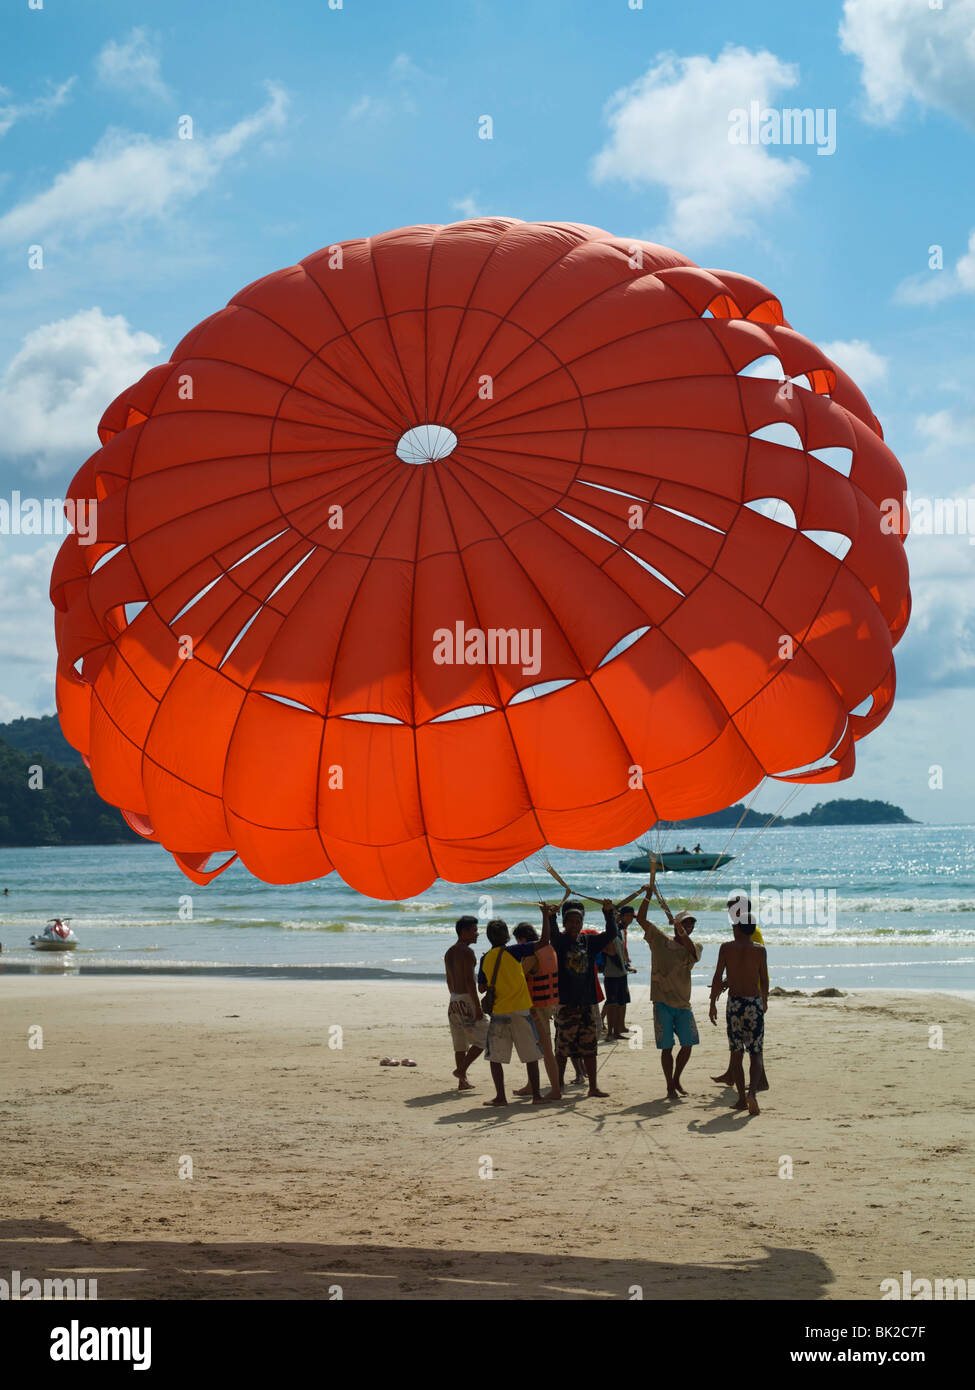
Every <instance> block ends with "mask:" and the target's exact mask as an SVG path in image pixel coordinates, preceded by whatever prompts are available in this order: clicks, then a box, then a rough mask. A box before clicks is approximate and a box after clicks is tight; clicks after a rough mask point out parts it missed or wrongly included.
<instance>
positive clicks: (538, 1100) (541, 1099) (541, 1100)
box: [532, 1096, 552, 1105]
mask: <svg viewBox="0 0 975 1390" xmlns="http://www.w3.org/2000/svg"><path fill="white" fill-rule="evenodd" d="M551 1099H552V1097H551V1096H532V1105H545V1104H546V1103H547V1102H548V1101H550V1100H551Z"/></svg>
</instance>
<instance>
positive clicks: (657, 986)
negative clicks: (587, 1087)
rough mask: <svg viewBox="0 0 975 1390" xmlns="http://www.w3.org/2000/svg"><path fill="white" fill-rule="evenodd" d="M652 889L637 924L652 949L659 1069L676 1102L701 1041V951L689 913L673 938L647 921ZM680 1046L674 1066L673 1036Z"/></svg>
mask: <svg viewBox="0 0 975 1390" xmlns="http://www.w3.org/2000/svg"><path fill="white" fill-rule="evenodd" d="M650 892H651V890H650V888H649V887H648V888H647V889H646V894H645V896H644V899H643V902H642V903H641V904H640V910H639V912H638V913H637V915H636V920H637V921H638V922H639V923H640V926H641V927H642V928H643V935H644V939H645V941H646V943H647V945H648V946H649V947H650V956H651V961H652V964H651V969H650V998H651V1000H652V1002H653V1036H654V1040H655V1041H656V1044H657V1047H658V1048H659V1049H660V1065H661V1066H662V1067H663V1073H664V1078H665V1080H666V1082H667V1098H668V1100H677V1099H678V1098H679V1097H680V1096H686V1095H687V1092H686V1091H685V1090H684V1088H683V1086H682V1085H681V1084H680V1078H681V1073H682V1072H683V1070H684V1068H685V1067H686V1066H687V1063H688V1061H689V1059H690V1055H691V1048H692V1047H694V1046H695V1044H697V1043H699V1042H700V1041H701V1039H700V1037H699V1036H698V1031H697V1024H696V1023H695V1022H694V1015H693V1013H692V1012H691V969H692V968H693V966H695V965H696V964H697V962H698V961H699V960H700V959H701V948H700V946H698V945H697V944H696V943H695V942H693V941H692V940H691V932H692V931H693V930H694V926H695V920H696V919H695V918H694V917H693V916H692V915H691V913H689V912H678V914H677V916H676V917H675V918H674V935H673V936H667V935H666V933H665V932H662V931H661V930H660V928H659V927H656V926H654V924H653V923H652V922H648V921H647V903H648V902H649V900H650ZM675 1034H676V1035H677V1040H678V1041H679V1043H680V1051H679V1052H678V1054H677V1062H676V1065H675V1063H674V1035H675Z"/></svg>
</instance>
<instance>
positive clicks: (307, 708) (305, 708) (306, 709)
mask: <svg viewBox="0 0 975 1390" xmlns="http://www.w3.org/2000/svg"><path fill="white" fill-rule="evenodd" d="M254 694H255V695H260V696H262V697H263V698H264V699H265V700H274V701H275V703H276V704H279V705H288V706H289V707H290V708H291V709H300V710H301V711H302V712H303V713H305V714H318V715H319V716H320V714H321V711H320V710H317V709H312V707H311V705H303V704H302V703H301V701H300V700H292V699H290V698H289V697H288V696H287V695H272V694H271V692H270V690H255V691H254Z"/></svg>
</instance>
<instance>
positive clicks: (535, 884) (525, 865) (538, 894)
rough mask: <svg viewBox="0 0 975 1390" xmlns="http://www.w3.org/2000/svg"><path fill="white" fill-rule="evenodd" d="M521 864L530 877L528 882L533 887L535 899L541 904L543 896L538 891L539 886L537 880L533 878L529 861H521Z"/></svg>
mask: <svg viewBox="0 0 975 1390" xmlns="http://www.w3.org/2000/svg"><path fill="white" fill-rule="evenodd" d="M521 863H522V867H523V868H524V870H525V873H526V874H527V875H528V882H529V883H530V884H531V886H532V891H533V892H534V894H535V897H536V898H537V899H538V901H539V902H541V898H542V895H541V894H540V893H539V891H538V884H537V883H536V882H535V880H534V879H533V878H532V871H531V869H530V868H529V867H528V860H527V859H523V860H522V861H521Z"/></svg>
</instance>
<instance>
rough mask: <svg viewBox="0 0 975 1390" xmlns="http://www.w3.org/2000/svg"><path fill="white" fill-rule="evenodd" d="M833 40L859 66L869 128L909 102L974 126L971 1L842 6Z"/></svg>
mask: <svg viewBox="0 0 975 1390" xmlns="http://www.w3.org/2000/svg"><path fill="white" fill-rule="evenodd" d="M840 39H841V42H842V47H843V51H844V53H852V54H853V55H854V57H856V58H858V59H859V60H860V64H861V80H862V82H863V87H864V91H865V92H866V96H867V102H868V108H867V115H868V116H869V118H870V119H871V120H874V121H876V122H878V123H886V122H889V121H893V120H896V118H897V117H898V116H899V115H900V113H901V111H902V110H903V108H904V106H905V104H906V103H907V102H909V101H916V102H918V103H919V104H921V105H922V106H935V107H938V108H939V109H940V110H942V111H947V112H949V113H950V114H951V115H953V116H957V117H958V118H959V119H960V120H963V121H967V122H969V123H975V0H947V3H946V4H945V5H944V7H943V8H938V9H933V8H931V6H930V5H929V4H928V3H927V0H846V3H845V4H844V6H843V18H842V20H841V22H840Z"/></svg>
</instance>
